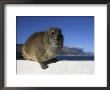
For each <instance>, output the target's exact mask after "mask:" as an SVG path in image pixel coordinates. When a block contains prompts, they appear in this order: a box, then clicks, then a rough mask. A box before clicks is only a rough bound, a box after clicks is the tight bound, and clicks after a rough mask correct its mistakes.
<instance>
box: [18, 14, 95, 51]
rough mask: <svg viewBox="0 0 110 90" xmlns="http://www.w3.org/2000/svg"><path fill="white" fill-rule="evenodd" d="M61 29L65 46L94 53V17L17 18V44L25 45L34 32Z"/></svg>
mask: <svg viewBox="0 0 110 90" xmlns="http://www.w3.org/2000/svg"><path fill="white" fill-rule="evenodd" d="M49 27H59V28H61V29H62V33H63V35H64V46H68V47H79V48H83V50H84V51H92V52H93V51H94V16H17V17H16V32H17V33H16V35H17V43H24V42H25V41H26V39H27V38H28V37H29V36H30V35H31V34H32V33H34V32H39V31H45V30H46V29H47V28H49Z"/></svg>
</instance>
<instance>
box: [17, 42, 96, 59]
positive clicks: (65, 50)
mask: <svg viewBox="0 0 110 90" xmlns="http://www.w3.org/2000/svg"><path fill="white" fill-rule="evenodd" d="M22 46H23V44H16V58H21V59H22V58H23V57H22V53H21V51H22ZM59 55H75V56H77V55H81V56H83V55H84V56H94V53H93V52H84V51H83V49H81V48H76V47H74V48H69V47H63V49H62V51H61V52H60V54H59Z"/></svg>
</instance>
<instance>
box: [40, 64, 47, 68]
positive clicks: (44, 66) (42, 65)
mask: <svg viewBox="0 0 110 90" xmlns="http://www.w3.org/2000/svg"><path fill="white" fill-rule="evenodd" d="M40 65H41V68H42V69H47V68H48V66H47V64H44V63H40Z"/></svg>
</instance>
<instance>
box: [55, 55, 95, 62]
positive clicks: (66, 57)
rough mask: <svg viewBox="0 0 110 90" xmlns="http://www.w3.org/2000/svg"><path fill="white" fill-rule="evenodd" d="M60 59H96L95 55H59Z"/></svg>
mask: <svg viewBox="0 0 110 90" xmlns="http://www.w3.org/2000/svg"><path fill="white" fill-rule="evenodd" d="M57 58H58V59H59V60H70V61H76V60H77V61H78V60H79V61H81V60H83V61H85V60H86V61H87V60H89V61H90V60H94V56H70V55H69V56H64V55H63V56H58V57H57Z"/></svg>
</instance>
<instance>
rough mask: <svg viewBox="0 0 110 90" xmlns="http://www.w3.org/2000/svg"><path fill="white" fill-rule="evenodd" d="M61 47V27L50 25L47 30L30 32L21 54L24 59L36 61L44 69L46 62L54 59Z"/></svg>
mask: <svg viewBox="0 0 110 90" xmlns="http://www.w3.org/2000/svg"><path fill="white" fill-rule="evenodd" d="M62 47H63V35H62V32H61V29H60V28H57V27H50V28H48V30H47V31H43V32H36V33H34V34H32V35H31V36H30V37H29V38H28V39H27V41H26V42H25V44H24V45H23V47H22V55H23V57H24V58H25V59H26V60H34V61H37V62H38V63H40V65H41V68H42V69H46V68H47V67H48V66H47V63H46V62H47V61H50V60H52V59H55V57H56V56H57V55H58V53H59V52H60V51H61V49H62Z"/></svg>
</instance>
